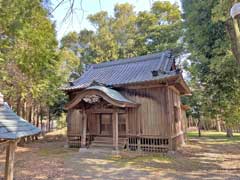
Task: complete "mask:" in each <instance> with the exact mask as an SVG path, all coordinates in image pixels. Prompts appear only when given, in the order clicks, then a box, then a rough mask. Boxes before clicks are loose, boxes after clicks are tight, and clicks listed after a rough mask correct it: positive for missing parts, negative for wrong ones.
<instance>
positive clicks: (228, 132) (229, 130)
mask: <svg viewBox="0 0 240 180" xmlns="http://www.w3.org/2000/svg"><path fill="white" fill-rule="evenodd" d="M226 135H227V137H233V131H232V128H229V127H227V134H226Z"/></svg>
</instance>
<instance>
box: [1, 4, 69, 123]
mask: <svg viewBox="0 0 240 180" xmlns="http://www.w3.org/2000/svg"><path fill="white" fill-rule="evenodd" d="M0 16H1V19H0V69H1V71H0V76H1V77H2V79H1V81H0V87H1V88H0V89H1V91H2V92H3V94H4V95H5V98H6V99H7V100H8V102H9V103H10V105H11V106H12V107H13V108H14V109H15V110H16V112H17V114H19V115H21V116H23V117H24V118H25V119H27V120H28V121H29V122H32V123H33V124H35V125H37V126H39V119H43V115H46V114H47V111H49V107H50V106H51V105H53V104H54V103H55V102H56V101H57V100H58V97H59V96H62V92H61V91H60V90H59V89H58V88H59V87H60V86H61V84H62V83H63V82H64V80H65V77H64V78H62V73H61V74H60V73H59V72H60V71H61V67H62V65H60V64H61V63H63V61H62V60H61V59H60V58H59V51H57V40H56V34H55V30H54V25H53V24H52V22H51V21H50V20H49V18H48V11H47V10H46V9H45V8H44V7H43V6H42V4H41V1H40V0H33V1H28V0H23V1H17V0H12V1H0ZM43 113H44V114H43ZM40 116H41V118H39V117H40Z"/></svg>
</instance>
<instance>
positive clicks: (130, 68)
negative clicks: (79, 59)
mask: <svg viewBox="0 0 240 180" xmlns="http://www.w3.org/2000/svg"><path fill="white" fill-rule="evenodd" d="M173 63H174V60H173V58H172V57H171V52H170V51H164V52H161V53H156V54H149V55H145V56H140V57H134V58H129V59H121V60H117V61H109V62H104V63H100V64H93V65H91V66H90V68H89V69H88V70H87V71H86V72H85V73H84V74H83V75H82V76H81V77H80V78H79V79H77V80H76V81H74V82H73V84H72V86H68V87H66V88H64V90H75V89H82V88H86V87H89V86H90V85H91V84H92V83H93V82H98V83H102V84H105V85H108V86H114V85H123V84H131V83H141V82H146V81H152V80H158V79H163V78H166V77H169V76H173V75H176V72H175V71H171V67H172V65H173ZM152 71H158V75H157V76H153V74H152Z"/></svg>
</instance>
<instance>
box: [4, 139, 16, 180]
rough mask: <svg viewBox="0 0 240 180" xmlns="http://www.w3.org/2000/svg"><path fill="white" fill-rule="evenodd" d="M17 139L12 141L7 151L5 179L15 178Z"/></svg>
mask: <svg viewBox="0 0 240 180" xmlns="http://www.w3.org/2000/svg"><path fill="white" fill-rule="evenodd" d="M16 146H17V141H10V142H9V144H8V147H7V152H6V162H5V180H13V170H14V157H15V149H16Z"/></svg>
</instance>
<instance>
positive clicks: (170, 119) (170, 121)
mask: <svg viewBox="0 0 240 180" xmlns="http://www.w3.org/2000/svg"><path fill="white" fill-rule="evenodd" d="M171 100H172V99H171V98H170V91H169V87H168V86H166V106H167V111H166V114H167V122H168V126H169V132H168V150H170V151H172V150H173V146H172V145H173V141H172V136H173V134H172V128H173V123H174V122H173V118H174V116H173V114H172V113H173V112H172V108H171V103H173V102H172V101H171Z"/></svg>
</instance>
